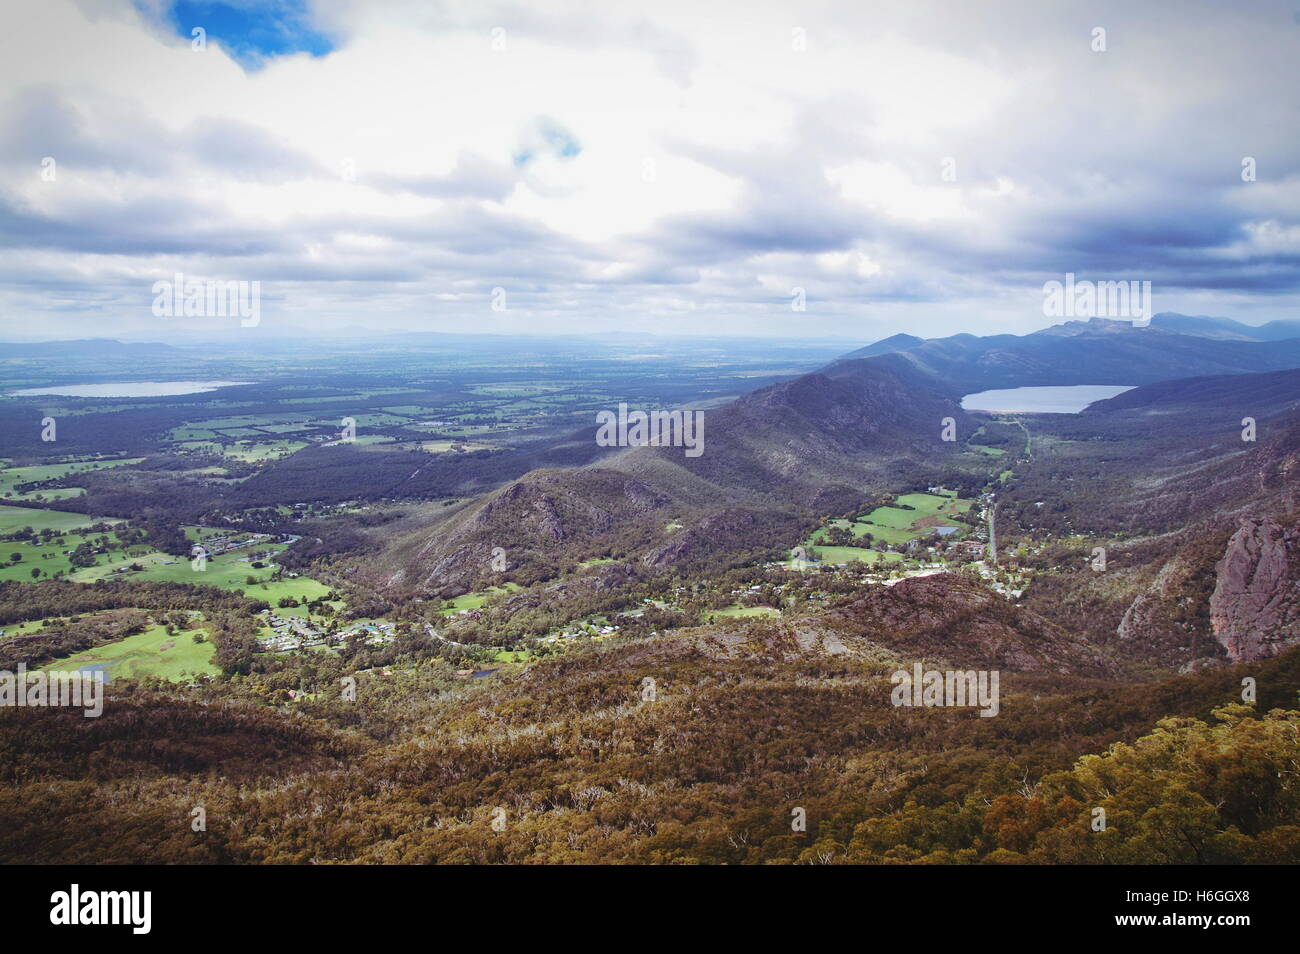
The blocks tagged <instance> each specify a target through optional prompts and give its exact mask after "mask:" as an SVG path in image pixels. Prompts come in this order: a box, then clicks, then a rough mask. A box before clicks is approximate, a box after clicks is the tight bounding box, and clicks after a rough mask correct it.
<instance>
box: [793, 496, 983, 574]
mask: <svg viewBox="0 0 1300 954" xmlns="http://www.w3.org/2000/svg"><path fill="white" fill-rule="evenodd" d="M973 502H974V501H971V500H964V499H960V498H958V497H956V496H955V495H951V494H948V495H940V494H920V493H917V494H903V495H902V496H901V497H899V498H898V499H897V500H896V501H895V503H894V504H893V505H888V506H884V507H877V508H876V509H875V510H873V511H871V512H870V513H868V514H866V515H865V516H860V517H858V518H856V519H855V520H853V521H851V522H850V521H848V520H835V521H832V523H831V525H832V526H837V527H844V528H847V529H849V530H851V531H852V533H853V536H855V537H863V536H866V535H867V534H871V536H872V538H873V541H878V542H881V543H887V544H890V545H891V546H901V545H902V544H904V543H907V542H908V541H909V540H914V539H916V538H917V537H921V536H925V535H926V534H928V533H931V532H933V530H934V528H935V527H936V526H947V527H963V528H964V527H965V526H966V525H965V524H964V523H963V522H962V520H961V517H962V516H964V515H965V514H966V512H967V511H969V510H970V508H971V504H972V503H973ZM908 508H911V509H908ZM825 536H826V529H825V528H824V527H818V528H817V530H816V531H814V532H813V534H812V535H811V536H810V537H809V538H808V542H807V543H805V544H804V546H805V547H818V549H823V550H834V549H856V548H848V547H838V548H837V547H822V546H820V545H819V544H820V542H821V540H822V539H824V538H825ZM832 562H842V561H838V560H837V561H832Z"/></svg>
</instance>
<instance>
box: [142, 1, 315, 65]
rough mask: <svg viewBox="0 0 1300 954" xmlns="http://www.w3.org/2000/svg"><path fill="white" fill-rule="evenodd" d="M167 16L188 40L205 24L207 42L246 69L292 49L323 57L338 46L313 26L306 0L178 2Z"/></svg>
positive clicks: (167, 19)
mask: <svg viewBox="0 0 1300 954" xmlns="http://www.w3.org/2000/svg"><path fill="white" fill-rule="evenodd" d="M164 16H165V18H166V22H167V23H168V25H169V26H171V28H172V29H174V30H175V31H176V34H177V35H178V36H181V37H184V38H185V39H186V40H190V39H192V36H193V34H192V31H193V29H194V28H195V27H202V28H203V29H204V30H206V31H207V38H208V40H209V41H212V42H216V43H218V44H220V45H221V47H222V49H224V50H226V51H228V52H229V53H230V55H231V57H233V58H234V59H235V61H236V62H238V63H239V65H240V66H242V67H243V68H244V69H246V70H255V69H258V68H259V67H261V66H264V65H265V64H266V63H267V61H268V60H271V59H274V58H275V57H277V56H285V55H288V54H290V53H310V54H311V55H312V56H324V55H325V54H326V53H329V52H330V51H331V50H333V49H334V47H335V44H334V42H333V41H332V40H331V39H330V38H329V37H327V36H325V35H324V34H322V33H319V32H317V31H316V30H314V29H313V28H312V27H311V25H310V19H309V17H308V15H307V7H306V4H305V3H304V0H280V2H273V0H252V2H247V0H245V2H234V3H221V2H213V0H176V2H174V3H172V4H171V6H170V7H169V8H168V9H167V11H166V13H165V14H164Z"/></svg>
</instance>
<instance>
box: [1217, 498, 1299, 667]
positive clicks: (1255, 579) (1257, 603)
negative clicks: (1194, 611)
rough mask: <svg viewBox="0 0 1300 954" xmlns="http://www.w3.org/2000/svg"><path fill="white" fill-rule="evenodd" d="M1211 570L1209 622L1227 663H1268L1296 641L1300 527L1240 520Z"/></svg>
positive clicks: (1267, 521) (1262, 521) (1255, 520)
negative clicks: (1215, 574) (1213, 579)
mask: <svg viewBox="0 0 1300 954" xmlns="http://www.w3.org/2000/svg"><path fill="white" fill-rule="evenodd" d="M1215 570H1216V573H1217V580H1216V584H1215V587H1214V595H1213V596H1211V597H1210V623H1211V625H1212V626H1213V627H1214V636H1215V638H1216V639H1217V640H1218V641H1219V642H1220V643H1221V644H1222V645H1223V647H1224V648H1225V649H1226V650H1227V651H1228V657H1229V658H1230V659H1232V660H1233V661H1234V662H1248V661H1251V660H1256V659H1267V658H1268V657H1270V656H1276V655H1277V654H1278V653H1280V652H1282V651H1284V650H1286V649H1289V648H1290V647H1291V646H1294V645H1296V644H1298V643H1300V526H1297V527H1290V528H1286V527H1283V526H1282V525H1281V524H1279V523H1277V522H1276V521H1273V520H1267V519H1264V520H1260V519H1251V520H1246V521H1244V522H1243V523H1242V525H1241V528H1240V529H1238V531H1237V532H1236V533H1235V534H1233V536H1232V539H1231V540H1229V541H1228V548H1227V550H1226V551H1225V552H1224V555H1223V559H1222V560H1220V561H1219V563H1218V565H1217V566H1216V567H1215Z"/></svg>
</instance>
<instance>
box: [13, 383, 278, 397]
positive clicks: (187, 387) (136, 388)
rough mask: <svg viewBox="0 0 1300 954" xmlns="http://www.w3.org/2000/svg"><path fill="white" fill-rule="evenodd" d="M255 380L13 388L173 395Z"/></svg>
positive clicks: (31, 393)
mask: <svg viewBox="0 0 1300 954" xmlns="http://www.w3.org/2000/svg"><path fill="white" fill-rule="evenodd" d="M252 383H253V382H252V381H115V382H113V383H111V384H64V385H59V386H57V387H51V388H27V389H26V390H24V391H12V392H10V393H11V394H12V395H13V396H14V397H35V396H38V395H42V394H49V395H54V396H57V397H93V398H138V397H172V396H173V395H177V394H201V393H203V392H204V391H215V390H216V389H217V388H228V387H231V386H232V385H236V384H252Z"/></svg>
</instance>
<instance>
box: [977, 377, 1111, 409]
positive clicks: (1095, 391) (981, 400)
mask: <svg viewBox="0 0 1300 954" xmlns="http://www.w3.org/2000/svg"><path fill="white" fill-rule="evenodd" d="M1132 390H1133V387H1132V386H1131V385H1130V386H1120V385H1115V384H1071V385H1064V386H1061V387H1048V388H1008V389H1006V390H1001V391H980V392H979V393H978V394H968V395H966V396H965V397H964V398H962V399H961V406H962V409H963V410H966V411H1019V412H1021V413H1024V414H1078V413H1079V412H1080V411H1082V410H1083V409H1084V408H1085V407H1087V406H1088V405H1089V404H1092V403H1093V402H1094V401H1104V400H1106V399H1107V398H1113V397H1114V396H1115V395H1117V394H1123V393H1124V392H1125V391H1132Z"/></svg>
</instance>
